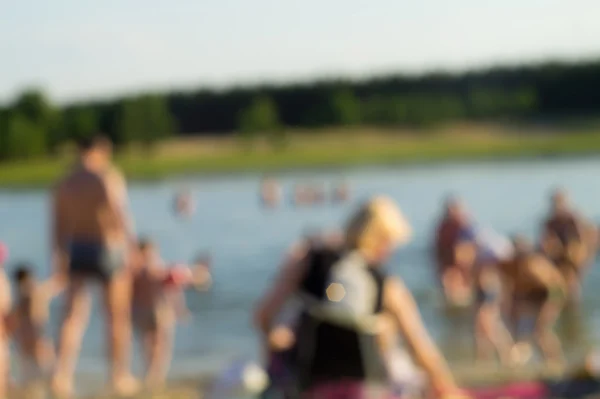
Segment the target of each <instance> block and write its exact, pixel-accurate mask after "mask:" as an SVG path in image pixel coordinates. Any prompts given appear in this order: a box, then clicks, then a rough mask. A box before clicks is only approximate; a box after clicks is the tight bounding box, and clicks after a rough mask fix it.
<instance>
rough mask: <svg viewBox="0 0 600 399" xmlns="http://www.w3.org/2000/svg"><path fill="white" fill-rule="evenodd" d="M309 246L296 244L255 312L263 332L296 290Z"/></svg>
mask: <svg viewBox="0 0 600 399" xmlns="http://www.w3.org/2000/svg"><path fill="white" fill-rule="evenodd" d="M306 252H307V246H306V245H305V244H304V243H302V244H297V245H295V246H294V247H293V248H292V250H291V251H290V252H289V254H288V255H287V257H286V258H285V260H284V263H283V267H282V269H281V272H280V273H279V276H278V277H277V278H276V279H275V281H274V282H273V284H272V286H271V288H270V290H269V291H268V292H267V294H266V295H265V296H264V297H263V298H262V300H261V301H260V303H259V305H258V307H257V309H256V312H255V313H254V323H255V325H256V327H258V328H259V330H260V331H261V332H263V333H264V334H267V333H268V331H269V329H270V327H271V322H272V320H273V318H274V317H276V316H277V314H278V313H279V311H280V310H281V308H282V307H283V305H284V304H285V302H286V300H287V299H288V298H289V297H290V296H291V295H292V294H293V293H294V291H296V289H297V288H298V286H299V285H300V281H301V280H302V278H303V277H304V274H305V271H306V265H305V263H304V262H303V260H304V258H305V255H306Z"/></svg>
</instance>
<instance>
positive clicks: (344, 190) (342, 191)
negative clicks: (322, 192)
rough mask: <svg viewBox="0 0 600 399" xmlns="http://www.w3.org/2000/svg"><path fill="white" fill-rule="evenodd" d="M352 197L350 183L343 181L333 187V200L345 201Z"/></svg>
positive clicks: (335, 201) (338, 202)
mask: <svg viewBox="0 0 600 399" xmlns="http://www.w3.org/2000/svg"><path fill="white" fill-rule="evenodd" d="M349 199H350V187H349V186H348V183H345V182H342V183H339V184H338V185H336V186H335V187H334V189H333V194H332V202H333V203H337V204H340V203H344V202H346V201H348V200H349Z"/></svg>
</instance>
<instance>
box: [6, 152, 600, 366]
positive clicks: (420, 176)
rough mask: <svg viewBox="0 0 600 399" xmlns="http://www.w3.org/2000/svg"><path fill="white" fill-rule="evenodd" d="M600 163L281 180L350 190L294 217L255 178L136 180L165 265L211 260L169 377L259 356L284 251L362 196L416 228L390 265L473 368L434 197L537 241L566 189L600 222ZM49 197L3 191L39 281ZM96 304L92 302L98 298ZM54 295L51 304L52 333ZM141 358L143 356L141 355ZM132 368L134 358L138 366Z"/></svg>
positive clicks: (432, 325)
mask: <svg viewBox="0 0 600 399" xmlns="http://www.w3.org/2000/svg"><path fill="white" fill-rule="evenodd" d="M599 174H600V161H595V160H583V161H536V162H514V163H477V164H463V165H460V164H453V165H443V166H429V167H414V168H397V169H396V168H369V169H356V170H344V171H335V172H322V173H315V172H310V173H308V172H307V173H296V174H286V175H285V176H281V182H282V183H283V185H284V188H285V189H286V193H289V192H290V191H291V188H292V185H293V184H294V183H296V182H300V181H312V182H316V183H322V184H327V185H329V186H331V185H332V184H333V183H335V182H336V181H339V179H342V178H343V179H345V180H346V181H347V182H348V183H350V185H351V187H352V189H353V200H352V201H350V202H349V203H348V204H345V205H340V206H334V205H324V206H319V207H315V208H306V209H294V208H293V207H292V206H290V205H289V201H288V202H287V203H286V204H284V205H283V206H282V207H281V208H279V209H277V210H273V211H266V210H263V209H262V208H261V207H260V206H259V203H258V197H257V189H258V186H259V182H260V176H258V175H256V176H243V177H220V178H218V179H217V178H212V179H209V178H181V179H177V180H169V181H164V182H155V183H143V184H142V183H140V184H135V183H134V184H132V185H131V188H130V197H131V204H132V210H133V213H134V215H135V219H136V225H137V230H138V231H139V232H140V233H141V234H143V235H147V236H150V237H152V238H153V239H155V240H156V242H158V243H159V244H160V247H161V249H162V254H163V256H164V258H165V259H167V260H173V261H176V260H181V261H188V260H191V258H193V257H194V255H195V254H196V253H198V252H199V251H203V250H208V251H210V252H211V253H212V255H213V260H214V279H215V284H214V287H213V290H212V291H211V292H208V293H192V292H190V293H187V300H188V304H189V306H190V308H191V309H192V311H193V313H194V317H193V319H192V320H191V321H190V322H189V323H188V324H186V325H182V326H180V327H179V329H178V331H177V336H176V341H175V361H174V363H173V371H172V373H173V375H177V376H194V375H196V374H198V373H205V372H207V371H211V370H216V369H218V368H220V367H222V366H223V365H224V364H225V363H226V362H228V361H230V360H231V359H233V358H236V357H239V356H241V357H255V356H256V355H257V345H256V338H255V335H254V333H253V330H252V328H251V326H250V322H249V321H250V313H251V309H252V307H253V305H254V304H255V302H256V300H257V298H258V297H259V295H260V294H261V292H262V291H263V290H264V288H265V286H266V285H267V284H268V283H269V281H270V278H271V277H272V275H273V274H274V272H275V271H276V269H277V266H278V263H279V261H280V259H281V256H282V254H283V253H284V251H285V249H286V248H287V247H288V246H289V245H290V244H291V243H292V242H293V241H294V240H295V238H296V237H298V236H299V235H300V234H302V233H304V232H305V231H306V230H307V229H320V228H331V227H335V226H337V225H338V224H339V223H340V222H341V221H343V219H344V217H345V216H346V215H347V214H348V213H349V211H350V210H351V208H352V207H353V206H354V205H355V204H356V203H357V202H358V201H360V200H361V199H364V198H366V197H368V196H369V195H371V194H375V193H384V194H387V195H390V196H391V197H393V198H395V199H396V200H397V201H398V203H399V204H401V207H402V208H403V210H404V211H405V213H406V215H407V216H408V218H409V219H410V221H411V222H412V224H413V226H414V229H415V239H414V241H413V242H412V243H411V244H410V245H409V246H408V247H406V248H404V249H402V250H400V251H399V252H398V253H397V254H396V255H395V258H394V260H393V262H391V263H390V265H389V270H390V272H391V273H393V274H397V275H399V276H401V277H402V278H403V279H404V280H405V281H406V283H407V284H408V286H409V287H410V288H411V289H412V290H413V292H414V294H415V296H416V298H417V300H418V302H419V306H420V308H421V311H422V314H423V318H424V319H425V322H426V324H427V326H428V327H429V329H430V331H431V332H432V335H433V336H434V337H435V339H436V340H437V341H438V342H439V343H440V344H441V345H442V347H443V348H444V351H445V352H446V353H447V355H448V356H449V357H450V359H451V360H452V361H453V362H456V363H465V362H470V361H471V356H472V355H471V352H472V350H471V347H472V342H471V338H470V324H469V323H470V321H469V317H468V316H460V315H458V316H456V315H455V316H449V315H447V314H446V313H444V312H443V310H442V307H441V306H440V300H439V297H438V296H437V295H436V284H435V280H434V279H433V278H432V273H431V270H432V268H431V262H430V256H429V252H428V247H429V245H430V242H431V238H432V237H431V234H432V231H433V228H434V225H435V222H436V220H437V218H438V217H439V212H440V206H441V201H442V200H443V198H444V197H445V196H446V194H447V193H449V192H454V193H458V194H460V195H461V196H462V197H463V198H464V199H465V200H466V202H467V203H468V205H469V206H470V208H471V210H472V214H473V215H474V217H475V218H476V219H477V221H478V222H479V223H480V224H481V225H484V226H492V227H494V228H496V229H497V230H498V231H500V232H503V233H514V232H523V233H526V234H529V235H534V234H535V233H536V232H537V230H538V226H539V222H540V220H541V218H542V217H543V215H544V213H545V212H546V209H547V194H548V192H549V190H550V189H551V188H552V187H554V186H556V185H561V186H564V187H565V188H567V189H568V190H570V192H571V193H572V197H573V200H574V202H575V203H576V204H577V206H578V207H579V208H580V209H581V210H582V211H583V212H584V213H586V214H587V215H589V216H590V217H592V218H594V219H596V220H597V219H598V217H600V202H599V201H598V200H599V199H600V185H598V184H596V183H594V179H595V176H597V175H599ZM182 187H187V188H189V189H191V190H192V191H193V194H194V196H195V199H196V201H197V208H198V209H197V213H196V214H195V216H194V217H193V218H191V219H189V220H183V219H178V218H176V217H174V215H173V213H172V201H173V195H174V193H175V192H176V191H177V190H179V189H180V188H182ZM47 208H48V193H47V192H46V191H20V192H15V191H0V240H2V241H4V242H6V243H7V244H8V245H9V246H10V250H11V262H10V263H9V265H8V266H7V269H8V270H9V272H10V270H11V268H12V265H13V262H14V261H17V260H27V261H31V262H33V263H34V264H35V265H36V267H37V268H38V270H39V273H40V275H42V276H46V275H48V273H49V269H50V264H49V256H48V253H49V250H48V238H47V232H48V212H47ZM599 283H600V274H599V273H598V270H597V269H596V268H593V269H592V270H591V272H590V274H589V276H588V277H587V279H586V282H585V293H584V303H583V308H582V310H581V312H580V315H579V316H578V315H577V314H576V315H574V316H573V315H572V316H571V317H569V319H568V320H566V321H565V322H563V323H562V325H561V326H560V331H561V334H562V336H563V337H564V340H565V346H566V349H567V350H568V352H569V353H570V354H572V355H574V354H579V353H580V352H581V350H582V349H584V348H585V347H587V346H588V345H591V344H594V343H596V342H598V340H599V339H600V328H596V327H600V307H598V306H596V305H598V304H600V291H598V290H594V288H595V287H597V286H598V284H599ZM96 302H98V301H96ZM60 304H61V298H57V300H56V301H55V302H54V303H53V305H52V320H53V322H52V326H51V328H50V331H49V333H51V334H55V332H56V321H57V318H58V317H57V315H58V311H59V309H60ZM103 332H104V329H103V323H102V314H101V312H100V309H98V308H96V309H95V310H94V314H93V316H92V320H91V323H90V327H89V328H88V331H87V333H86V336H85V338H84V343H83V349H82V355H81V360H80V363H79V369H80V370H81V372H84V373H96V372H98V373H103V372H104V369H105V366H104V364H105V363H104V361H103V356H104V341H103V337H104V334H103ZM138 359H139V358H138ZM136 363H137V366H136V367H137V368H138V369H139V361H136Z"/></svg>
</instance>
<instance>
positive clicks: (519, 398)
mask: <svg viewBox="0 0 600 399" xmlns="http://www.w3.org/2000/svg"><path fill="white" fill-rule="evenodd" d="M468 393H469V394H470V395H471V396H472V397H473V398H474V399H500V398H507V397H508V398H511V399H546V398H548V389H547V388H546V386H545V385H544V384H543V383H541V382H519V383H514V384H509V385H504V386H501V387H492V388H482V389H471V390H469V391H468Z"/></svg>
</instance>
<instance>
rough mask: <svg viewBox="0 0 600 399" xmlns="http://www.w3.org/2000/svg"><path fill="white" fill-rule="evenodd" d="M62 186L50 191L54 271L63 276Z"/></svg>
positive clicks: (64, 255) (65, 232)
mask: <svg viewBox="0 0 600 399" xmlns="http://www.w3.org/2000/svg"><path fill="white" fill-rule="evenodd" d="M62 190H63V189H62V188H61V187H60V186H58V187H57V188H56V189H55V190H54V192H53V193H52V209H51V232H50V236H51V247H52V260H53V262H52V263H53V267H54V270H53V271H54V273H55V274H56V275H58V276H63V274H64V269H65V267H66V240H67V237H66V236H67V229H66V214H65V211H64V210H65V203H64V199H63V195H62Z"/></svg>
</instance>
